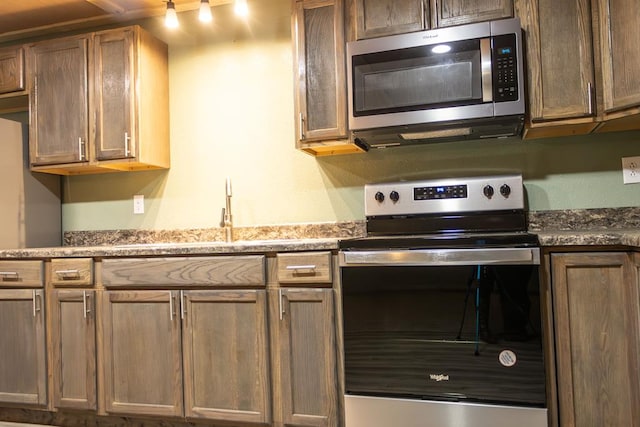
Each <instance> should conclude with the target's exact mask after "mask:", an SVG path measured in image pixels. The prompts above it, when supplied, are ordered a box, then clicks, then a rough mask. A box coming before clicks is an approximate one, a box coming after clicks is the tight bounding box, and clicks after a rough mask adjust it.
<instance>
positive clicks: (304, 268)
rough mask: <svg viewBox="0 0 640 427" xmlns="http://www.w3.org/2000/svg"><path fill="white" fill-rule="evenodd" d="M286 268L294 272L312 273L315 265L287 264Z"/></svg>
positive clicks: (314, 270)
mask: <svg viewBox="0 0 640 427" xmlns="http://www.w3.org/2000/svg"><path fill="white" fill-rule="evenodd" d="M287 270H290V271H293V272H294V273H298V274H301V273H307V274H313V273H315V272H316V265H315V264H308V265H287Z"/></svg>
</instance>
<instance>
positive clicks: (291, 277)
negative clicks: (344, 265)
mask: <svg viewBox="0 0 640 427" xmlns="http://www.w3.org/2000/svg"><path fill="white" fill-rule="evenodd" d="M276 258H277V263H278V269H277V275H278V282H280V283H281V284H304V285H310V284H314V283H315V284H325V285H331V283H333V277H332V264H331V261H332V256H331V252H292V253H281V254H278V255H277V256H276Z"/></svg>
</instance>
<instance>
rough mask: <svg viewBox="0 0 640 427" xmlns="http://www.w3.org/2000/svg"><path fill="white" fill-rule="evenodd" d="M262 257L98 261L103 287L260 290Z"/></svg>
mask: <svg viewBox="0 0 640 427" xmlns="http://www.w3.org/2000/svg"><path fill="white" fill-rule="evenodd" d="M265 275H266V274H265V256H264V255H242V256H233V255H231V256H226V255H221V256H212V257H169V258H110V259H105V260H103V261H102V283H103V284H104V286H105V287H109V288H114V287H137V288H138V287H139V288H154V287H155V288H157V287H162V286H170V287H176V286H207V287H227V286H229V287H245V288H246V287H252V286H256V287H262V286H265V284H266V278H265Z"/></svg>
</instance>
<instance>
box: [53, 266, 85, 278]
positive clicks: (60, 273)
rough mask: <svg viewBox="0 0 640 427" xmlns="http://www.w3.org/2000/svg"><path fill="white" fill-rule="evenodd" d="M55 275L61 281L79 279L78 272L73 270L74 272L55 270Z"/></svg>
mask: <svg viewBox="0 0 640 427" xmlns="http://www.w3.org/2000/svg"><path fill="white" fill-rule="evenodd" d="M56 275H57V276H58V277H59V278H60V279H61V280H73V279H79V278H80V271H79V270H75V269H74V270H56Z"/></svg>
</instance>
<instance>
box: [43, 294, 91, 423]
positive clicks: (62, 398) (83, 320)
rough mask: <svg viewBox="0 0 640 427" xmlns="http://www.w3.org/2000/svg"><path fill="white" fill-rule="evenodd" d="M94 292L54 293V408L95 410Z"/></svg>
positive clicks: (52, 336)
mask: <svg viewBox="0 0 640 427" xmlns="http://www.w3.org/2000/svg"><path fill="white" fill-rule="evenodd" d="M95 294H96V293H95V291H93V290H76V289H56V290H53V291H52V292H51V303H50V307H51V316H50V317H51V358H52V363H51V366H52V367H53V405H54V407H55V408H65V409H87V410H96V409H97V400H96V393H97V390H96V313H95V307H96V304H95Z"/></svg>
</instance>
